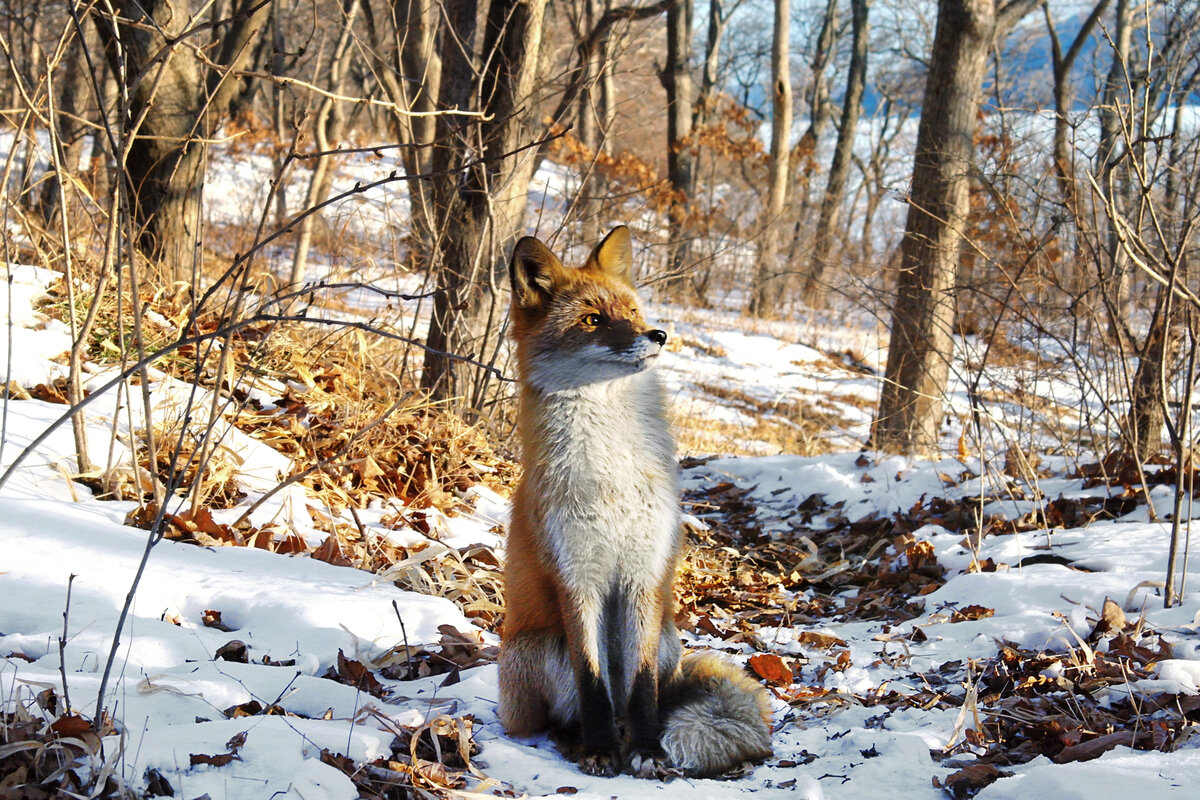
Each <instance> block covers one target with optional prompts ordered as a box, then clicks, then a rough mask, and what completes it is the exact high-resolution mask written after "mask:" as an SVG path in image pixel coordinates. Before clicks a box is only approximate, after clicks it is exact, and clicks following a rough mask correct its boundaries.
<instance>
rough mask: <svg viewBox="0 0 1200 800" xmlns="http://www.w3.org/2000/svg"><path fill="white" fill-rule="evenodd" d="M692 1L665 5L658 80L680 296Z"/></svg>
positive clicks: (688, 164)
mask: <svg viewBox="0 0 1200 800" xmlns="http://www.w3.org/2000/svg"><path fill="white" fill-rule="evenodd" d="M691 58H692V0H672V2H671V4H670V5H668V6H667V63H666V66H664V67H663V70H662V74H661V76H660V77H661V79H662V84H663V88H665V89H666V90H667V180H668V181H669V182H670V184H671V190H672V191H673V192H674V193H675V198H676V199H675V202H674V204H673V206H672V208H671V212H670V214H671V231H672V235H671V241H670V245H669V247H670V249H669V255H668V262H669V263H668V270H669V274H670V275H671V276H673V280H672V281H671V283H670V284H669V287H668V288H669V289H671V290H672V292H671V293H672V294H675V295H679V294H680V291H679V290H680V289H681V288H682V287H683V286H685V285H686V284H687V283H688V281H687V275H686V273H687V270H688V264H689V262H690V260H691V241H690V239H689V234H688V232H687V231H686V230H683V229H682V224H683V223H684V222H685V220H686V219H687V214H688V204H689V203H690V201H691V198H692V188H693V187H692V171H693V164H692V160H693V157H692V152H691V149H690V147H689V145H688V141H687V140H688V138H689V137H690V136H691V134H692V118H693V116H694V114H693V107H694V106H693V103H694V98H693V97H692V94H693V89H692V73H691Z"/></svg>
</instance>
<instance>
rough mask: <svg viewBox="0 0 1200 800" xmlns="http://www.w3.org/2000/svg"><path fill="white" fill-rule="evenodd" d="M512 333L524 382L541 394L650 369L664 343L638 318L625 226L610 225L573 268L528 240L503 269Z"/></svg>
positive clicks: (663, 337)
mask: <svg viewBox="0 0 1200 800" xmlns="http://www.w3.org/2000/svg"><path fill="white" fill-rule="evenodd" d="M509 277H510V278H511V279H512V292H513V299H512V314H511V316H512V333H513V338H514V339H516V341H517V358H518V361H519V363H520V367H521V373H522V376H523V377H524V379H525V380H526V381H527V382H528V383H530V384H531V385H533V386H535V387H538V388H540V389H543V390H546V391H554V390H558V389H566V388H576V387H579V386H583V385H585V384H589V383H598V382H600V381H606V380H612V379H614V378H621V377H625V376H628V375H633V374H635V373H638V372H641V371H643V370H646V369H649V368H650V367H651V366H653V365H654V362H655V361H656V360H657V358H658V355H659V353H660V352H661V351H662V347H663V345H664V344H666V342H667V334H666V332H665V331H661V330H657V329H655V328H651V327H650V326H649V325H648V324H647V323H646V321H645V320H644V319H643V318H642V310H641V305H640V303H639V302H638V297H637V294H636V292H635V291H634V285H633V246H632V243H631V241H630V238H629V229H628V228H626V227H625V226H623V225H622V226H620V227H617V228H614V229H613V231H612V232H611V233H609V234H608V236H606V237H604V241H602V242H600V244H598V245H596V249H595V250H593V251H592V254H591V255H590V256H588V259H587V261H586V262H585V263H584V265H583V266H582V267H579V268H578V269H568V268H567V267H564V266H563V264H562V262H561V261H559V260H558V258H556V257H555V255H554V254H553V253H551V252H550V249H549V248H548V247H546V245H544V244H542V243H541V242H540V241H539V240H537V239H535V238H533V237H532V236H526V237H525V238H524V239H521V240H520V241H519V242H517V246H516V248H515V249H514V250H513V256H512V261H511V263H510V264H509Z"/></svg>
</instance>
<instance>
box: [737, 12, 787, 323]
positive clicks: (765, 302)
mask: <svg viewBox="0 0 1200 800" xmlns="http://www.w3.org/2000/svg"><path fill="white" fill-rule="evenodd" d="M790 18H791V3H789V2H788V0H775V26H774V35H773V38H772V42H771V97H772V102H771V154H770V159H769V162H768V174H769V176H770V177H769V178H768V179H767V202H766V204H765V208H764V211H763V214H762V226H761V234H760V238H759V248H758V278H757V280H755V283H754V291H753V292H752V293H751V295H750V304H749V306H748V308H747V311H749V312H750V313H751V314H754V315H756V316H765V315H768V314H770V313H772V312H773V310H774V308H775V305H776V303H775V299H774V298H775V295H776V294H777V293H778V291H779V284H778V276H779V272H780V269H779V265H778V263H777V262H778V257H779V222H780V217H782V216H783V207H784V202H785V201H786V199H787V187H788V176H789V173H790V169H789V163H790V161H791V158H790V156H791V153H790V151H789V145H790V138H791V132H792V71H791V69H790V68H789V65H788V39H789V36H788V34H789V27H790V26H789V21H790Z"/></svg>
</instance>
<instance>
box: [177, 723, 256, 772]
mask: <svg viewBox="0 0 1200 800" xmlns="http://www.w3.org/2000/svg"><path fill="white" fill-rule="evenodd" d="M244 744H246V731H242V732H241V733H236V734H234V735H233V737H232V738H231V739H230V740H229V741H228V742H226V743H225V752H224V753H218V754H216V755H212V756H210V755H205V754H203V753H192V754H191V755H189V756H188V763H189V764H190V765H191V766H193V767H196V766H208V767H223V766H225V765H226V764H229V763H230V762H231V761H234V760H237V761H241V760H242V758H241V756H239V755H238V751H239V750H241V749H242V746H243V745H244Z"/></svg>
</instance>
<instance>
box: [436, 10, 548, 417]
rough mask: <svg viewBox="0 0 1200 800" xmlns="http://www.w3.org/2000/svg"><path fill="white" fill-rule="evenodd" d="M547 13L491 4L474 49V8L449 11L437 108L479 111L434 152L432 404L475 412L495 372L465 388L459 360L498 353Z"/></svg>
mask: <svg viewBox="0 0 1200 800" xmlns="http://www.w3.org/2000/svg"><path fill="white" fill-rule="evenodd" d="M545 9H546V0H492V2H491V3H490V4H489V6H488V11H487V16H486V18H485V22H484V25H485V29H484V31H483V37H482V44H481V45H480V46H479V49H478V51H476V45H475V42H476V32H475V24H476V15H477V12H478V8H477V3H476V0H450V2H447V3H446V5H445V15H446V18H445V29H444V30H443V32H442V81H441V96H440V98H439V102H438V105H439V106H440V107H441V108H442V109H445V110H454V109H458V110H464V109H475V111H476V112H477V113H475V114H474V115H472V116H465V115H463V114H452V113H446V114H444V115H442V116H440V117H438V127H437V137H436V139H437V146H436V147H435V148H434V153H433V159H434V160H433V174H434V176H435V178H434V182H433V197H434V200H435V208H436V213H437V220H438V226H439V229H438V230H437V231H436V233H437V235H438V242H437V248H436V257H437V261H436V263H435V264H434V269H435V271H436V284H437V290H438V291H437V295H436V297H435V300H434V306H433V313H432V316H431V318H430V324H429V334H428V336H427V339H426V344H427V346H428V349H427V350H426V353H425V359H424V365H423V371H422V375H421V385H422V388H424V389H426V390H427V391H429V392H431V393H432V395H433V396H435V397H438V398H446V399H449V398H457V399H458V400H459V401H460V402H465V403H467V404H468V405H469V406H470V407H475V408H477V407H478V406H479V405H480V401H481V400H482V396H481V393H482V391H483V389H484V388H485V386H486V380H487V379H488V378H489V377H490V373H486V374H485V375H476V376H475V379H476V380H474V381H470V380H463V378H464V377H465V376H463V375H459V374H458V372H459V362H458V360H457V359H456V358H455V356H462V355H474V356H477V357H478V359H479V360H483V361H486V360H487V359H488V358H489V356H490V354H489V349H493V348H496V347H498V346H499V341H498V334H499V331H500V319H501V317H502V313H501V310H500V309H499V306H498V302H497V301H498V292H497V289H498V287H499V285H500V281H501V275H502V273H503V265H504V254H505V253H506V251H507V250H508V249H509V247H510V245H511V243H512V242H514V241H515V240H516V238H517V236H518V235H519V231H520V225H521V223H522V218H523V216H524V212H525V206H526V196H527V193H528V187H529V180H530V178H531V177H532V172H533V165H534V154H535V151H536V147H533V146H530V145H532V144H534V143H535V142H534V141H533V139H534V136H533V130H534V126H535V125H536V124H537V123H536V121H535V119H534V118H533V109H531V108H529V102H530V99H531V96H532V94H533V90H534V88H535V84H536V78H537V69H538V64H539V58H538V55H539V51H540V48H541V40H542V19H543V15H544V13H545ZM477 71H480V72H481V75H480V77H479V81H478V83H477V82H476V74H477ZM476 98H478V101H477V102H476Z"/></svg>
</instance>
